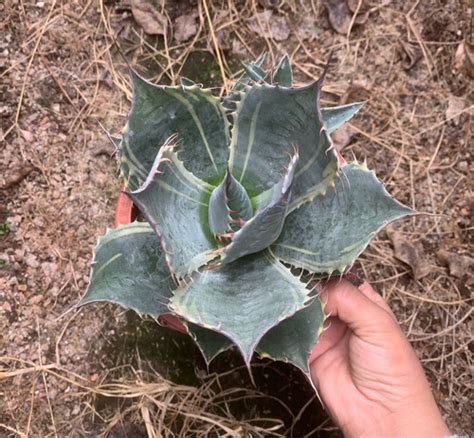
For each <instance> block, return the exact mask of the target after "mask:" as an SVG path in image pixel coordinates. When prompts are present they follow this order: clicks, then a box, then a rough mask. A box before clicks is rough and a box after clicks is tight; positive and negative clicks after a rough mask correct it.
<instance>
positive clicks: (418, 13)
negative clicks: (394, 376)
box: [0, 0, 474, 437]
mask: <svg viewBox="0 0 474 438" xmlns="http://www.w3.org/2000/svg"><path fill="white" fill-rule="evenodd" d="M151 3H152V4H154V5H155V7H156V8H157V10H159V11H161V12H162V13H163V14H164V15H165V16H166V17H167V20H168V32H167V34H166V38H165V37H164V36H163V35H158V36H148V35H146V34H145V33H144V32H143V29H142V28H141V27H140V26H139V25H138V24H137V23H136V22H135V20H134V18H133V14H132V11H131V6H130V2H128V1H126V0H123V1H114V0H102V1H100V2H99V1H94V0H92V1H87V0H73V1H66V0H45V1H33V0H31V1H29V0H22V1H20V2H17V1H14V0H5V1H4V2H2V3H1V4H0V29H1V32H0V33H1V39H0V78H1V79H0V81H1V82H0V90H1V91H0V93H1V96H2V98H1V102H0V116H1V125H0V139H1V141H2V142H1V143H0V333H1V337H0V362H1V364H2V365H1V367H2V368H1V370H0V394H1V398H0V430H2V432H1V433H0V434H1V436H6V437H9V436H17V435H19V436H35V437H36V436H41V437H46V436H60V437H61V436H68V437H69V436H71V437H74V436H78V437H79V436H98V435H100V434H105V435H108V436H115V437H118V436H134V437H135V436H137V437H139V436H147V434H148V436H152V435H150V432H149V430H148V429H147V425H146V421H145V419H144V418H145V417H143V415H144V414H143V411H140V412H142V416H140V415H136V416H130V415H128V414H127V412H128V411H127V409H128V408H129V407H130V404H129V403H127V402H126V400H125V399H123V398H120V397H116V398H115V399H112V398H107V397H101V396H99V395H97V394H96V395H94V391H93V390H92V389H91V388H94V385H97V384H99V383H100V384H102V383H104V382H105V383H107V382H109V381H112V380H113V381H122V382H128V381H130V379H131V380H132V381H133V379H134V376H136V374H134V372H136V371H137V370H139V371H143V373H149V374H150V373H151V374H152V375H154V376H155V378H156V379H158V377H157V376H163V377H164V378H165V379H170V380H172V381H174V382H176V384H181V385H188V386H199V387H202V386H203V385H206V382H209V380H210V379H211V377H212V376H215V375H216V374H223V375H222V376H221V378H219V379H218V384H219V385H221V386H220V388H221V389H222V390H223V391H224V390H225V389H232V388H248V389H249V390H252V391H253V389H252V384H251V382H250V380H249V378H248V375H247V373H246V370H245V368H244V367H243V366H242V362H241V361H240V359H239V357H238V355H236V354H235V353H234V352H229V353H225V354H223V355H222V356H220V357H218V358H217V359H216V360H215V362H213V363H212V364H211V368H210V370H207V369H206V367H205V365H204V362H203V360H202V358H201V357H200V355H199V353H198V351H197V350H196V348H195V347H194V345H193V343H192V342H190V340H189V339H188V338H187V337H186V336H185V335H181V334H179V333H174V332H172V331H170V330H168V329H166V328H162V327H159V326H157V324H156V323H155V322H153V321H147V320H140V319H138V318H137V317H136V316H135V315H133V314H130V313H128V312H124V311H123V310H122V309H120V308H117V307H114V306H111V305H94V306H92V307H88V308H86V309H83V310H81V311H70V312H68V310H69V309H71V306H73V305H74V303H76V302H77V301H78V299H79V298H80V296H81V295H82V294H83V293H84V291H85V288H86V287H87V284H88V281H89V267H90V259H91V253H92V249H93V247H94V245H95V243H96V241H97V236H99V235H101V234H103V233H104V232H105V229H106V227H107V226H112V225H113V216H114V204H115V200H116V197H117V194H118V192H119V190H120V181H119V177H118V172H117V164H116V161H115V160H114V159H113V154H114V148H113V146H112V145H111V144H110V142H109V140H108V138H107V136H106V135H105V133H104V131H103V129H102V126H104V127H105V128H106V129H107V130H108V131H110V132H111V133H119V132H120V129H121V127H122V126H123V124H124V120H125V117H126V113H127V111H128V108H129V105H130V104H129V99H130V87H129V82H128V78H127V65H126V63H125V62H124V58H125V59H127V61H128V62H129V63H130V64H132V65H134V66H137V68H138V69H139V70H140V71H141V72H143V74H144V75H146V76H147V77H149V78H151V79H152V80H156V81H159V82H161V83H176V81H177V80H178V77H179V75H180V74H182V75H184V76H186V77H188V78H190V79H193V80H196V81H198V82H203V83H204V84H205V85H206V86H210V87H214V90H215V92H216V93H218V92H219V89H218V88H217V87H218V86H219V85H220V84H221V82H222V79H221V68H220V65H219V62H218V59H219V57H217V56H216V52H215V44H216V43H217V44H218V45H220V48H221V50H220V51H219V54H220V57H221V58H222V59H223V63H224V65H223V67H224V71H225V72H226V75H227V78H228V79H229V80H232V78H233V77H235V75H236V74H238V71H239V69H240V61H241V60H249V59H254V58H256V57H257V56H258V55H259V54H260V53H261V52H262V51H264V50H266V51H268V53H269V62H268V64H274V63H275V62H276V61H277V59H278V57H279V56H280V55H281V54H283V53H285V52H288V53H289V54H291V56H292V58H293V61H294V65H295V77H296V79H297V81H298V82H300V83H307V82H309V81H311V80H314V79H316V78H317V77H318V76H319V75H320V74H321V72H322V69H323V67H324V65H325V63H326V61H327V59H328V58H329V53H330V52H332V54H333V55H332V62H331V68H330V69H329V72H328V77H327V80H326V84H327V85H326V86H325V88H324V90H325V94H324V100H323V103H324V105H329V104H331V103H332V104H335V103H341V102H342V103H345V102H350V101H355V100H361V99H363V100H367V104H366V106H365V107H364V109H363V110H362V111H361V113H360V114H358V115H357V117H355V118H354V120H353V121H351V124H350V129H349V131H346V132H341V133H339V134H340V135H339V137H338V138H343V140H341V146H342V143H343V144H344V148H343V151H342V153H343V155H344V156H345V157H346V159H351V158H352V156H353V154H354V155H355V156H356V157H358V158H359V159H360V160H363V159H366V160H367V163H368V165H369V167H370V168H374V169H376V171H377V175H378V177H379V178H381V179H382V180H383V181H384V182H386V184H387V186H388V189H389V190H390V192H391V193H392V194H393V195H394V196H395V197H397V199H399V200H400V201H401V202H404V203H405V204H407V205H410V206H412V207H413V208H416V209H417V210H418V211H420V212H423V213H426V214H423V215H418V216H416V217H414V218H410V219H406V220H404V221H401V222H398V223H397V224H395V225H393V226H392V227H391V229H390V230H389V231H388V232H382V233H380V234H379V235H378V236H377V237H376V239H375V240H374V241H373V243H372V244H371V245H370V247H369V248H368V249H367V251H366V252H365V253H364V254H363V255H362V257H361V258H360V260H359V262H358V263H357V266H356V270H357V272H359V273H360V274H361V275H363V276H364V277H366V278H367V279H368V280H369V281H371V282H372V284H373V285H374V287H375V288H376V289H377V290H378V291H380V293H381V294H382V295H383V296H384V297H385V298H386V299H387V300H388V302H389V304H390V306H391V307H392V309H393V310H394V312H395V314H396V315H397V318H398V320H399V322H400V324H401V326H402V328H403V330H404V331H405V333H406V334H407V336H408V338H409V339H410V341H411V342H412V345H413V346H414V348H415V350H416V351H417V353H418V355H419V357H420V359H421V361H422V363H423V365H424V367H425V370H426V373H427V375H428V377H429V380H430V382H431V384H432V388H433V391H434V394H435V397H436V399H437V401H438V403H439V405H440V408H441V410H442V413H443V416H444V418H445V419H446V421H447V423H448V425H449V427H450V429H451V431H452V432H453V433H457V434H460V435H469V434H470V433H472V432H473V430H474V427H473V423H472V416H471V415H470V414H469V412H472V384H473V380H472V363H473V362H472V361H473V356H472V306H471V303H472V298H473V295H472V286H473V284H474V279H473V275H472V264H471V263H472V259H471V258H470V257H472V240H473V238H472V236H473V233H472V230H473V224H472V212H473V207H474V202H473V201H474V198H473V195H472V178H470V177H469V170H470V168H471V165H472V164H471V163H472V148H471V149H470V148H469V139H472V116H473V111H472V110H473V95H474V94H473V85H472V80H471V79H472V77H473V71H472V59H471V60H469V57H468V55H466V50H467V49H466V50H464V49H463V48H465V47H472V44H473V42H474V40H473V35H472V33H471V32H472V27H471V26H472V24H471V23H472V8H470V7H469V2H467V1H461V0H446V1H445V0H434V1H431V2H426V1H409V2H403V1H401V0H400V1H383V2H382V1H369V0H367V1H363V2H362V5H363V11H365V12H367V19H366V20H359V19H358V20H354V23H353V25H352V26H351V28H350V29H349V33H347V32H346V33H344V34H341V33H338V32H337V31H336V30H335V29H334V28H333V27H332V25H331V23H330V22H329V20H328V14H327V11H326V8H325V7H324V2H319V1H314V2H296V1H283V2H280V6H278V4H279V2H269V1H258V2H256V1H254V0H242V1H240V0H239V1H235V2H234V1H231V2H222V4H221V3H220V2H214V3H219V6H217V5H213V6H212V7H210V8H209V16H210V17H211V22H212V31H211V29H210V26H209V21H208V20H207V19H206V17H207V15H206V10H205V8H203V2H201V1H200V2H195V1H187V0H180V1H178V2H169V3H170V4H169V5H168V4H166V3H167V2H158V1H156V2H151ZM208 3H209V2H208ZM349 3H353V2H349ZM355 3H357V2H355ZM265 8H267V9H266V10H268V11H269V13H271V14H273V15H274V16H275V17H276V18H278V20H273V21H272V23H273V24H272V26H270V29H269V30H268V29H267V31H266V32H263V31H262V29H261V28H260V27H259V26H258V20H256V19H255V17H256V16H259V15H256V14H259V13H261V12H262V11H264V9H265ZM192 11H196V15H195V17H196V18H195V20H196V22H197V23H200V26H196V30H195V32H198V33H195V34H194V35H193V36H191V37H190V39H189V40H187V41H184V42H180V43H178V42H176V41H175V40H174V39H173V32H172V31H173V26H174V23H175V20H176V18H177V17H180V16H183V15H186V14H189V13H190V12H192ZM252 17H253V18H252ZM346 18H347V17H346ZM350 21H351V20H349V24H350ZM361 21H362V23H361ZM256 23H257V25H256ZM333 25H334V23H333ZM273 26H277V27H278V28H274V27H273ZM339 31H341V29H339ZM213 35H214V36H215V38H213ZM469 44H470V46H469ZM461 49H462V50H464V52H463V51H462V50H461ZM471 50H472V49H471ZM463 53H464V55H463ZM471 143H472V140H471ZM395 232H396V233H395ZM394 236H396V237H394ZM395 239H398V240H395ZM400 239H401V240H400ZM398 247H404V248H408V252H409V254H410V257H409V258H408V259H407V258H406V254H405V255H400V254H399V253H397V252H396V251H395V250H394V248H395V249H396V248H398ZM441 250H442V251H441ZM440 251H441V252H440ZM400 259H403V260H404V261H405V262H408V263H409V264H410V265H411V266H409V265H407V264H406V263H405V262H403V261H401V260H400ZM254 370H255V379H256V383H257V390H258V391H260V395H259V396H258V397H257V395H256V394H253V396H252V397H246V398H245V397H244V398H242V400H237V401H234V402H232V401H229V406H230V407H229V411H226V413H222V416H227V417H229V418H230V417H232V418H233V419H234V420H235V422H236V423H237V424H238V425H239V427H240V429H238V431H240V432H236V436H244V435H245V431H246V430H248V429H246V428H247V427H250V426H249V425H250V424H252V421H256V420H259V421H260V423H261V424H263V425H264V426H265V427H268V432H267V433H263V432H262V436H265V435H268V436H270V433H271V432H270V431H269V430H270V423H271V422H270V420H268V421H266V420H265V419H272V418H273V419H280V420H281V421H282V422H283V426H282V427H281V428H280V429H279V431H278V432H279V433H280V434H283V435H286V436H298V437H300V436H332V435H335V436H338V435H339V432H338V430H337V428H335V427H334V425H332V423H331V422H330V420H329V419H328V417H327V415H326V414H325V413H324V411H323V410H322V408H321V406H320V404H319V401H318V400H317V398H315V397H314V392H313V391H312V388H311V387H310V385H309V384H308V383H307V382H306V381H305V377H304V376H302V375H301V374H300V373H299V372H298V371H297V370H295V369H293V368H292V367H291V366H289V365H287V364H278V363H270V362H268V361H260V360H258V359H256V360H255V366H254ZM153 373H154V374H153ZM160 378H161V377H160ZM78 382H82V383H81V384H78ZM216 384H217V383H216V382H215V381H214V383H213V385H214V386H213V387H215V386H216ZM81 385H82V386H81ZM262 394H266V396H263V395H262ZM200 412H201V411H200ZM202 412H204V411H202ZM117 415H119V417H117ZM120 415H122V417H120ZM117 418H120V419H119V420H117ZM111 419H114V420H113V421H114V422H113V421H112V420H111ZM235 430H237V429H235ZM239 434H240V435H239ZM188 436H193V433H192V432H189V435H188ZM196 436H197V433H196ZM202 436H204V435H202ZM211 436H212V435H211Z"/></svg>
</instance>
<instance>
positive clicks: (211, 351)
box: [185, 322, 234, 364]
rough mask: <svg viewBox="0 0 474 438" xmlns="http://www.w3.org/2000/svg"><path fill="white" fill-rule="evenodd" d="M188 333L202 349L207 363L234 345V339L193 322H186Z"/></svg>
mask: <svg viewBox="0 0 474 438" xmlns="http://www.w3.org/2000/svg"><path fill="white" fill-rule="evenodd" d="M185 324H186V327H187V329H188V333H189V334H190V336H191V337H192V338H193V339H194V341H195V342H196V344H197V346H198V348H199V350H201V353H202V355H203V356H204V359H205V360H206V363H207V364H210V363H211V362H212V360H213V359H214V358H216V357H217V356H218V355H219V354H220V353H222V352H224V351H226V350H228V349H229V348H231V347H233V346H234V344H233V343H232V341H231V340H230V339H229V338H227V337H226V336H224V335H221V334H220V333H217V332H215V331H214V330H209V329H206V328H204V327H201V326H199V325H196V324H193V323H191V322H187V323H185Z"/></svg>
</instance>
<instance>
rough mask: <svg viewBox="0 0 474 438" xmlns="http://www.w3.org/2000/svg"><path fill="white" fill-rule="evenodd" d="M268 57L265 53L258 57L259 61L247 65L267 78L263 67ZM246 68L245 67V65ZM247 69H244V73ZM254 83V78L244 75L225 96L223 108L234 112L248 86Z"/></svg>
mask: <svg viewBox="0 0 474 438" xmlns="http://www.w3.org/2000/svg"><path fill="white" fill-rule="evenodd" d="M266 57H267V55H266V53H263V54H262V55H260V56H259V57H258V59H257V60H256V61H255V62H251V63H249V64H246V65H247V66H248V67H251V68H252V69H259V70H261V71H262V72H263V75H264V76H266V72H265V71H264V70H263V69H262V65H263V63H264V62H265V59H266ZM244 67H245V65H244ZM245 70H246V68H244V71H245ZM251 81H252V78H251V77H250V76H249V75H248V74H247V73H244V74H243V75H242V76H241V77H240V78H239V79H238V80H237V81H236V82H235V84H234V86H233V87H232V89H231V90H230V92H229V93H228V94H227V95H226V96H224V98H223V99H222V106H223V107H224V108H225V109H226V110H227V111H234V110H235V108H236V105H237V102H238V101H239V100H240V98H241V95H242V92H243V91H244V90H245V88H246V87H247V86H248V84H249V83H250V82H251Z"/></svg>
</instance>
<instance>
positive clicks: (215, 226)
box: [209, 171, 253, 236]
mask: <svg viewBox="0 0 474 438" xmlns="http://www.w3.org/2000/svg"><path fill="white" fill-rule="evenodd" d="M252 216H253V207H252V202H251V201H250V198H249V195H248V194H247V192H246V190H245V188H244V187H243V186H242V184H240V183H239V182H238V181H237V180H236V179H235V178H234V177H233V176H232V174H231V173H230V172H229V171H227V172H226V176H225V178H224V180H223V181H222V182H221V183H220V184H219V185H218V186H217V187H216V188H215V189H214V191H213V192H212V194H211V198H210V200H209V228H210V230H211V232H212V233H213V234H214V235H216V236H217V235H220V234H224V233H227V232H229V231H231V223H232V220H238V219H242V220H243V221H248V220H249V219H250V218H251V217H252Z"/></svg>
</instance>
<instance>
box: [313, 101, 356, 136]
mask: <svg viewBox="0 0 474 438" xmlns="http://www.w3.org/2000/svg"><path fill="white" fill-rule="evenodd" d="M364 104H365V102H355V103H349V104H348V105H340V106H333V107H329V108H323V109H322V110H321V113H322V115H323V120H324V125H325V126H326V129H327V130H328V132H329V134H330V133H331V132H333V131H335V130H336V129H337V128H340V127H341V126H342V125H343V124H344V123H346V122H347V121H349V120H350V119H352V117H354V115H355V114H356V113H357V112H358V111H359V110H360V109H361V108H362V107H363V106H364Z"/></svg>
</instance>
